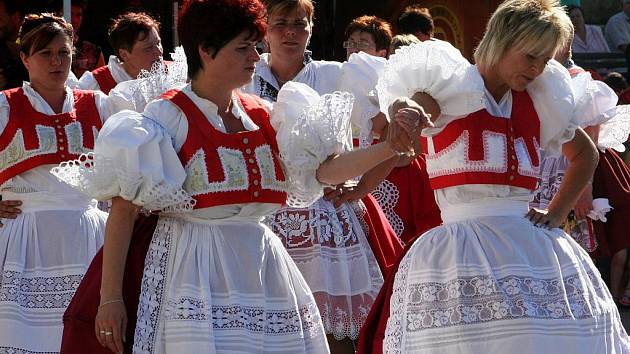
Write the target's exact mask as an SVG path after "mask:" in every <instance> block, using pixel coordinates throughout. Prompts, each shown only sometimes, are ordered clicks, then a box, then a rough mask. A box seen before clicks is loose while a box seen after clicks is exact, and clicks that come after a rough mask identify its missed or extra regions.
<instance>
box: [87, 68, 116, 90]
mask: <svg viewBox="0 0 630 354" xmlns="http://www.w3.org/2000/svg"><path fill="white" fill-rule="evenodd" d="M92 75H94V79H95V80H96V82H98V86H99V87H100V88H101V92H103V93H104V94H106V95H107V94H109V91H111V90H112V89H113V88H114V87H116V85H117V82H116V80H114V77H113V76H112V72H111V71H110V70H109V68H108V67H107V65H105V66H101V67H100V68H96V69H94V70H92Z"/></svg>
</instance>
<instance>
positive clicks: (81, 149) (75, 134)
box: [65, 122, 98, 155]
mask: <svg viewBox="0 0 630 354" xmlns="http://www.w3.org/2000/svg"><path fill="white" fill-rule="evenodd" d="M65 131H66V137H67V139H68V152H69V153H71V154H76V155H81V154H87V153H88V152H91V151H92V149H88V148H86V147H85V145H84V141H83V129H82V128H81V123H79V122H72V123H70V124H68V125H66V126H65ZM92 133H94V140H95V141H96V137H97V136H98V130H96V129H95V127H92Z"/></svg>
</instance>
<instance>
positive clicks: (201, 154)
mask: <svg viewBox="0 0 630 354" xmlns="http://www.w3.org/2000/svg"><path fill="white" fill-rule="evenodd" d="M162 98H165V99H168V100H170V101H171V102H173V103H174V104H175V105H176V106H177V107H179V109H180V110H181V111H182V112H183V113H184V115H185V116H186V119H187V120H188V135H187V137H186V140H185V142H184V144H183V145H182V147H181V149H180V151H179V158H180V160H181V161H182V164H183V165H184V167H185V169H186V175H187V176H186V181H185V182H184V186H183V189H184V190H185V191H186V192H188V194H189V195H190V196H191V197H193V198H194V199H195V200H196V204H195V208H196V209H198V208H208V207H213V206H219V205H227V204H241V203H252V202H256V203H277V204H284V203H285V202H286V198H287V194H286V192H285V189H286V186H285V184H286V182H285V176H284V172H283V171H282V167H281V165H280V160H279V158H278V156H277V155H278V146H277V143H276V138H275V136H276V133H275V131H274V129H273V128H272V127H271V124H270V122H269V113H268V112H267V110H266V109H265V107H264V105H263V104H262V103H261V102H260V99H259V98H257V97H255V96H251V95H245V94H239V99H240V101H241V103H242V105H243V107H244V108H245V112H247V114H248V116H249V117H250V118H251V119H252V121H253V122H254V123H255V124H256V125H257V126H258V127H259V129H258V130H254V131H243V132H238V133H234V134H226V133H223V132H221V131H219V130H217V129H215V128H214V126H212V124H211V123H210V122H209V121H208V120H207V118H206V117H205V116H204V114H203V113H202V112H201V111H200V110H199V108H198V107H197V106H196V105H195V103H194V102H193V101H192V100H191V99H190V98H189V97H188V96H186V94H185V93H184V92H182V91H180V90H171V91H168V92H166V93H164V94H163V95H162Z"/></svg>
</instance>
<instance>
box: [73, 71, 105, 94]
mask: <svg viewBox="0 0 630 354" xmlns="http://www.w3.org/2000/svg"><path fill="white" fill-rule="evenodd" d="M75 87H76V88H78V89H81V90H95V91H96V90H100V89H101V87H100V86H99V85H98V82H97V81H96V78H95V77H94V74H92V72H91V71H86V72H84V73H83V75H81V78H79V81H78V82H77V85H76V86H75Z"/></svg>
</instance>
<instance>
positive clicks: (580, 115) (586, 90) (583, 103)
mask: <svg viewBox="0 0 630 354" xmlns="http://www.w3.org/2000/svg"><path fill="white" fill-rule="evenodd" d="M571 85H572V86H573V93H574V95H575V112H576V122H577V123H578V124H579V125H580V127H582V128H586V127H588V126H592V125H599V124H602V123H605V122H606V121H608V120H609V119H611V118H612V117H611V116H610V115H607V114H605V113H606V112H608V111H609V110H611V109H613V108H615V106H616V105H617V100H618V97H617V94H615V91H613V89H611V88H610V87H609V86H608V85H606V84H605V83H603V82H601V81H597V80H593V78H592V77H591V74H590V73H588V72H584V73H581V74H578V75H577V76H575V77H574V78H572V79H571Z"/></svg>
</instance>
